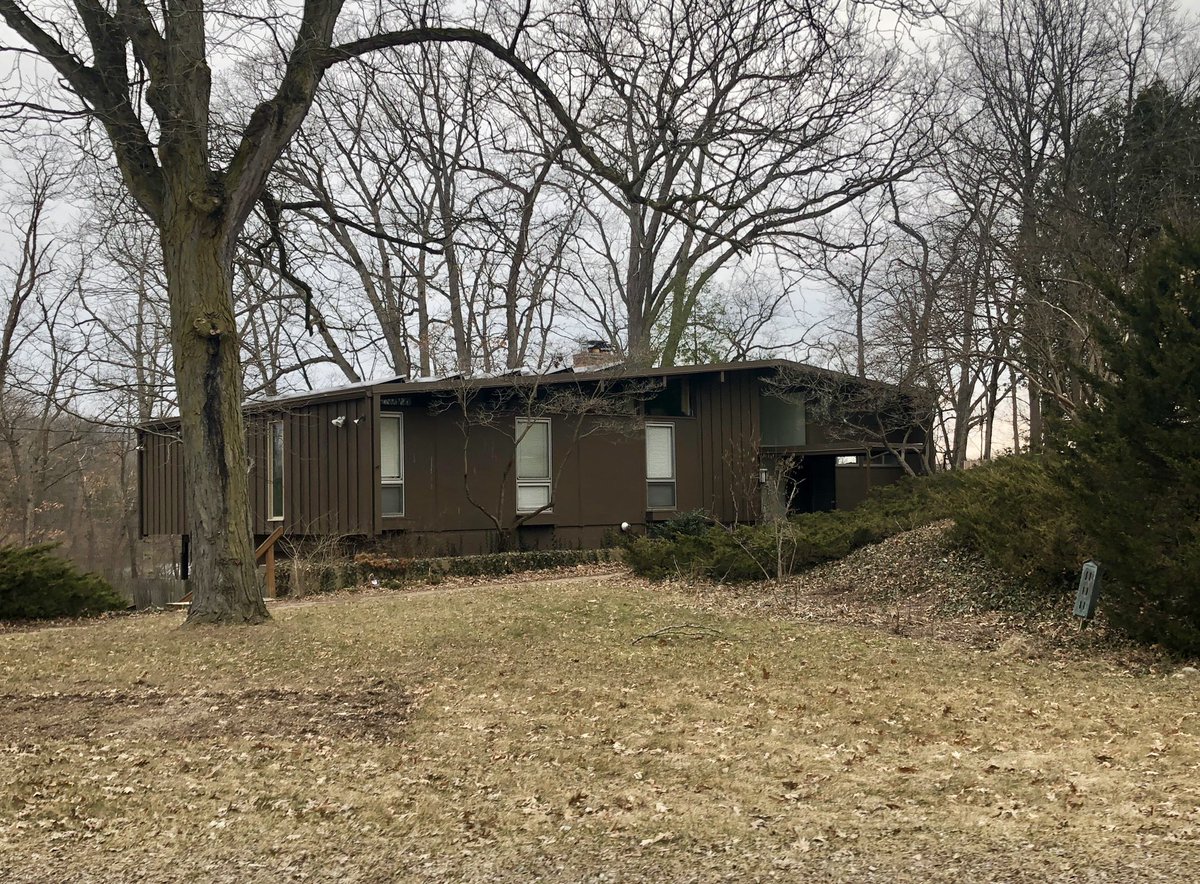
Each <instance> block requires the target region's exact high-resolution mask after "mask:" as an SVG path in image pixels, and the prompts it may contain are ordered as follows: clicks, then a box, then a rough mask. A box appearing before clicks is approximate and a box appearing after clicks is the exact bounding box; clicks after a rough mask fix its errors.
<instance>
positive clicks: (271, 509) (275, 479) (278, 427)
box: [267, 421, 284, 522]
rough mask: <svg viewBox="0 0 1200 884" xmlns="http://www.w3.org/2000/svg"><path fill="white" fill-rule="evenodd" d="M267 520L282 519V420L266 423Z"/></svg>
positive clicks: (280, 520)
mask: <svg viewBox="0 0 1200 884" xmlns="http://www.w3.org/2000/svg"><path fill="white" fill-rule="evenodd" d="M267 429H268V440H267V441H268V444H267V521H268V522H282V521H283V459H284V458H283V421H271V422H270V423H269V424H267Z"/></svg>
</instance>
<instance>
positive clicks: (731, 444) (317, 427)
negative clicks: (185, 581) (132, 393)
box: [141, 370, 915, 555]
mask: <svg viewBox="0 0 1200 884" xmlns="http://www.w3.org/2000/svg"><path fill="white" fill-rule="evenodd" d="M759 374H760V372H759V371H754V370H744V371H733V370H726V371H724V372H721V371H714V372H709V373H700V374H694V375H691V376H689V377H688V378H687V379H686V383H687V385H688V387H689V390H690V401H691V414H690V415H688V416H672V417H658V416H655V417H649V418H646V420H649V421H654V422H669V423H673V424H674V425H675V447H676V492H677V507H676V510H674V511H658V512H655V513H648V512H647V510H646V482H645V464H646V456H645V436H644V429H643V428H644V422H643V421H642V420H641V419H638V420H635V421H633V422H632V423H628V424H627V425H626V426H625V427H624V429H622V430H617V429H614V427H613V425H612V421H611V420H609V421H605V422H603V423H601V422H599V421H598V419H596V418H591V417H588V418H585V419H584V420H583V422H582V423H579V422H578V420H577V419H576V418H574V417H570V416H567V417H564V416H556V417H554V419H553V420H552V422H551V427H552V434H551V439H552V457H553V474H554V479H555V481H554V507H553V512H551V513H544V514H540V515H538V516H535V517H533V518H531V519H529V520H528V521H527V522H526V523H525V524H524V525H523V526H522V527H520V528H519V529H517V531H516V535H515V538H514V539H515V541H516V542H517V543H518V544H519V545H523V546H528V547H554V546H558V547H576V546H596V545H599V544H600V542H601V541H602V539H603V537H604V535H605V534H606V533H607V532H611V531H615V530H616V529H617V527H618V526H619V525H620V523H621V522H623V521H627V522H630V523H631V524H633V525H635V526H641V525H643V524H644V523H645V522H646V521H648V520H661V519H668V518H671V517H672V516H673V515H675V514H676V513H681V512H687V511H690V510H696V509H702V510H706V511H708V512H709V513H711V514H712V515H714V516H716V517H717V518H718V519H720V520H722V521H724V522H732V521H738V520H741V521H745V520H753V519H755V518H757V516H758V510H759V506H760V500H761V497H760V495H761V489H760V487H759V484H758V467H759V464H758V449H759ZM387 392H388V390H387V389H386V388H383V389H380V388H376V389H375V391H374V392H370V391H367V392H363V393H361V394H359V395H357V396H356V397H354V398H351V399H342V400H334V399H325V400H318V401H315V402H308V403H300V404H296V405H293V406H291V407H289V408H287V409H286V410H281V411H275V412H267V411H256V412H254V413H252V414H250V415H249V416H248V418H247V429H248V451H249V455H250V459H251V470H250V474H249V478H250V489H251V505H252V512H253V528H254V532H255V533H256V534H258V535H260V536H261V535H265V534H268V533H270V531H271V530H272V529H273V528H274V524H272V523H269V522H268V521H267V518H266V514H267V494H268V479H269V477H268V476H267V463H268V457H267V445H268V431H267V426H268V424H269V422H270V421H271V420H276V419H279V420H283V421H284V423H285V427H286V431H285V456H286V466H285V483H286V492H285V513H286V520H285V524H286V526H287V528H288V531H289V533H291V534H303V533H308V534H339V535H367V536H376V535H386V536H387V538H388V541H387V542H388V544H389V545H390V546H391V547H393V548H394V549H395V550H396V551H398V552H403V553H405V554H410V555H428V554H442V553H452V552H484V551H488V550H490V549H492V548H493V547H494V545H495V543H496V531H495V524H494V522H493V521H492V519H490V518H489V516H488V513H491V514H493V515H496V516H498V518H499V520H500V522H501V523H502V525H504V526H506V527H508V526H512V525H513V522H514V517H515V509H516V476H515V468H514V464H513V455H514V441H513V437H514V429H515V421H516V415H515V414H514V415H512V416H508V417H503V418H501V419H500V423H499V425H498V426H496V427H488V426H479V425H474V426H470V428H469V432H468V438H467V442H466V446H467V448H466V453H467V456H466V459H465V464H466V481H464V433H463V419H462V414H461V411H460V410H459V409H458V408H457V407H456V406H451V407H450V408H441V409H438V410H431V407H430V403H431V401H432V400H431V397H430V396H429V394H424V393H411V391H410V393H409V394H407V395H405V396H404V397H403V401H404V402H405V403H406V404H405V405H403V406H402V407H397V408H389V409H387V410H388V411H393V410H394V411H398V412H400V413H402V414H403V415H404V471H405V515H404V516H403V517H402V518H399V517H397V518H393V517H389V518H387V519H384V518H383V516H382V512H381V509H380V507H381V500H380V494H379V433H378V429H377V428H378V418H379V414H380V405H379V403H380V400H381V398H382V396H383V395H384V394H386V393H387ZM337 417H344V418H345V423H344V425H343V426H342V427H335V426H334V425H333V424H332V421H333V419H334V418H337ZM356 418H357V419H359V422H358V423H357V424H355V423H354V420H355V419H356ZM142 432H143V448H144V450H143V452H142V465H141V470H142V527H143V532H144V533H146V534H179V533H184V532H185V531H186V526H185V522H184V516H183V500H184V494H183V488H182V469H181V467H182V464H181V463H180V458H179V455H180V448H179V445H178V443H177V442H174V441H173V440H172V439H171V438H170V437H169V436H164V435H155V434H150V433H148V432H146V431H142ZM807 436H808V438H807V442H808V445H807V446H806V447H805V449H803V450H805V451H807V450H813V451H852V450H853V446H852V444H851V443H848V442H846V441H840V440H834V439H831V438H830V435H829V434H828V433H825V432H823V430H822V428H820V427H817V426H813V425H809V427H808V433H807ZM914 441H915V440H914ZM860 450H861V449H860ZM843 470H845V471H849V472H845V474H844V477H843V472H842V471H843ZM862 472H863V473H865V471H862ZM899 472H900V471H899V470H898V469H893V468H880V467H873V468H872V469H871V471H870V483H871V485H876V484H883V483H885V482H887V481H889V480H890V479H892V478H894V477H893V473H895V474H896V476H895V477H898V474H899ZM866 482H867V477H866V476H865V475H861V474H859V473H857V472H854V468H849V467H846V468H840V470H839V474H838V500H839V504H840V505H841V506H843V507H847V506H852V505H855V504H856V503H858V502H859V501H860V500H861V499H862V497H864V496H865V494H866ZM468 487H469V488H470V491H471V494H470V496H469V495H468ZM501 489H503V495H501V493H500V491H501ZM470 497H473V498H474V500H475V503H476V504H478V506H476V505H474V504H473V503H472V502H471V499H470ZM481 507H482V510H484V511H481ZM485 511H486V512H485Z"/></svg>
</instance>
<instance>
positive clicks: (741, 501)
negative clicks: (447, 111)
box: [693, 371, 759, 521]
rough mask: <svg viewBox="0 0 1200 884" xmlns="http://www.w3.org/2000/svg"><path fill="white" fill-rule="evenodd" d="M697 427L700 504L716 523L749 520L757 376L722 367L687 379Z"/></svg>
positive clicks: (753, 504)
mask: <svg viewBox="0 0 1200 884" xmlns="http://www.w3.org/2000/svg"><path fill="white" fill-rule="evenodd" d="M693 389H694V391H695V397H694V400H695V410H696V418H697V420H698V422H699V426H700V440H699V449H700V456H701V471H700V479H701V501H702V502H701V505H702V506H703V508H704V509H706V510H708V511H709V512H710V513H711V514H712V515H713V516H715V517H716V518H718V519H720V520H722V521H734V520H735V519H736V520H745V519H747V518H751V519H752V518H754V517H755V516H756V514H757V510H758V506H757V502H756V500H755V496H754V492H755V490H756V489H755V487H754V482H755V479H756V475H757V463H758V445H759V442H758V414H757V405H758V399H757V397H758V378H757V376H756V375H755V374H754V373H753V372H748V371H726V372H724V380H722V378H721V373H717V372H714V373H713V374H706V375H700V376H698V377H696V378H695V380H694V381H693Z"/></svg>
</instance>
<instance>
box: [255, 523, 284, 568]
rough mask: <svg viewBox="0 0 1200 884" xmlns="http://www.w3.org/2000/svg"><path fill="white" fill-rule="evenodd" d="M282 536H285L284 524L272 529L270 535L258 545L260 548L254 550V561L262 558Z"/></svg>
mask: <svg viewBox="0 0 1200 884" xmlns="http://www.w3.org/2000/svg"><path fill="white" fill-rule="evenodd" d="M281 537H283V526H282V525H280V526H279V527H278V528H276V529H275V530H274V531H272V532H271V534H270V536H269V537H268V538H267V539H266V540H264V541H263V542H262V543H260V544H259V545H258V549H256V550H255V551H254V561H255V562H257V561H258V560H259V559H261V558H262V557H263V555H264V554H265V553H266V552H267V551H268V550H270V549H271V548H272V547H273V546H275V544H276V543H278V542H279V538H281Z"/></svg>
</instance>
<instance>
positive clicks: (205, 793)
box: [0, 576, 1200, 882]
mask: <svg viewBox="0 0 1200 884" xmlns="http://www.w3.org/2000/svg"><path fill="white" fill-rule="evenodd" d="M180 619H181V618H180V616H179V615H157V616H139V617H132V618H126V619H120V620H113V621H108V622H104V623H101V624H97V625H94V626H87V627H78V628H71V629H57V630H42V631H34V632H19V633H10V634H5V635H0V880H3V881H14V882H27V881H29V882H33V881H36V882H42V881H47V882H49V881H54V882H85V881H88V882H91V881H97V882H98V881H104V882H109V881H155V882H159V881H193V880H201V881H239V882H241V881H264V882H265V881H286V880H307V881H347V882H352V881H362V882H366V881H370V882H376V881H378V882H383V881H393V880H468V881H490V880H505V881H533V880H547V881H639V880H654V881H659V882H662V881H716V880H729V881H750V880H768V879H778V880H787V881H808V880H813V881H826V880H828V881H847V882H851V881H853V882H858V881H894V880H902V881H955V882H970V881H1001V880H1004V881H1122V882H1123V881H1151V880H1165V881H1188V880H1200V851H1198V850H1197V838H1198V834H1200V828H1198V826H1200V809H1198V807H1200V776H1198V773H1200V771H1198V770H1197V767H1198V765H1200V739H1198V737H1197V734H1198V730H1200V729H1198V726H1197V712H1196V702H1195V701H1196V687H1197V684H1200V680H1197V679H1195V678H1192V677H1175V673H1171V672H1156V671H1153V670H1145V669H1138V670H1137V671H1136V672H1134V671H1131V670H1126V669H1123V668H1122V667H1121V665H1119V663H1115V662H1113V661H1112V660H1111V659H1110V660H1106V661H1103V662H1088V661H1086V660H1084V659H1069V658H1056V659H1054V660H1051V661H1045V660H1043V661H1041V662H1030V661H1028V660H1023V659H1020V658H1019V655H1018V656H1017V657H1016V658H1014V656H1013V655H1012V654H1007V653H998V652H991V651H985V650H981V649H979V648H971V647H967V646H963V645H959V644H954V643H948V642H942V641H935V640H931V639H921V638H909V637H900V636H895V635H891V634H888V633H887V632H885V631H879V630H870V629H863V628H857V627H845V626H836V625H828V624H815V623H803V622H794V621H789V620H786V619H783V618H780V617H767V616H763V615H760V614H754V613H745V612H726V611H721V610H718V609H715V608H711V607H710V608H706V609H698V608H697V607H696V605H695V604H694V603H693V601H692V600H690V599H689V598H687V597H685V596H682V595H678V594H675V593H672V592H664V591H657V592H655V591H647V590H645V589H643V588H640V587H638V586H636V585H634V584H632V583H625V582H623V581H622V580H620V579H618V578H614V577H611V576H609V577H605V578H602V579H592V580H583V581H580V582H577V583H562V582H559V583H556V584H537V583H526V584H521V585H510V586H498V587H486V588H474V589H462V590H455V591H450V592H423V593H416V594H395V595H377V596H371V597H364V598H359V599H355V598H347V599H344V600H342V601H341V602H340V603H338V604H322V605H307V606H301V605H296V606H291V607H288V606H281V607H280V608H278V609H277V610H276V612H275V622H273V623H272V624H270V625H267V626H265V627H257V628H247V629H227V630H217V629H196V630H188V631H182V630H179V629H177V628H176V626H177V625H178V623H179V622H180ZM685 623H687V624H696V625H699V626H702V627H707V628H708V629H707V630H704V629H701V630H689V631H685V630H678V631H674V632H668V633H665V634H664V636H663V637H662V638H660V639H654V640H646V641H642V642H639V643H638V644H637V645H634V644H632V642H633V640H634V639H636V638H638V637H639V636H643V635H646V634H648V633H651V632H654V631H655V630H659V629H662V628H663V627H667V626H672V625H680V624H685ZM714 631H715V632H714ZM676 632H677V633H678V635H676V634H675V633H676Z"/></svg>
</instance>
